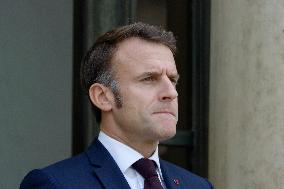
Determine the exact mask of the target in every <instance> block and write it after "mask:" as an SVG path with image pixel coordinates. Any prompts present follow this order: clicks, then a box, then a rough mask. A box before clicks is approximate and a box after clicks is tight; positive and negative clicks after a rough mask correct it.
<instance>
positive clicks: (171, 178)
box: [160, 160, 186, 189]
mask: <svg viewBox="0 0 284 189" xmlns="http://www.w3.org/2000/svg"><path fill="white" fill-rule="evenodd" d="M160 166H161V170H162V174H163V175H162V176H163V179H164V182H165V185H166V188H167V189H186V188H185V187H184V185H183V183H182V180H181V178H179V177H178V175H175V173H173V171H172V170H169V168H168V167H167V166H166V164H165V163H164V161H163V160H160Z"/></svg>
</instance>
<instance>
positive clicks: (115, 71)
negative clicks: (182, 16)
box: [21, 23, 213, 189]
mask: <svg viewBox="0 0 284 189" xmlns="http://www.w3.org/2000/svg"><path fill="white" fill-rule="evenodd" d="M175 43H176V40H175V38H174V37H173V34H172V33H171V32H166V31H164V30H162V29H160V28H158V27H155V26H150V25H147V24H143V23H135V24H132V25H127V26H124V27H120V28H117V29H114V30H112V31H110V32H107V33H105V34H104V35H102V36H101V37H99V38H98V40H97V41H96V43H95V44H94V46H93V47H92V48H91V49H90V50H89V52H88V53H87V55H86V57H85V58H84V61H83V64H82V69H81V73H82V74H81V77H82V78H81V79H82V84H83V88H84V89H85V90H86V91H87V93H88V95H89V97H90V100H91V102H92V104H93V105H94V107H95V113H96V118H97V119H98V121H99V122H100V133H99V137H98V139H95V140H94V142H93V144H92V145H91V146H90V147H89V149H88V150H87V151H86V152H85V153H82V154H80V155H78V156H76V157H73V158H70V159H67V160H63V161H61V162H59V163H56V164H54V165H51V166H49V167H46V168H44V169H40V170H34V171H32V172H30V173H29V174H28V175H27V176H26V177H25V179H24V181H23V182H22V184H21V189H28V188H33V189H43V188H46V189H47V188H51V189H71V188H72V189H75V188H76V189H89V188H90V189H91V188H93V189H100V188H107V189H109V188H113V189H130V188H131V189H143V188H145V189H150V188H151V189H163V188H164V189H173V188H184V189H186V188H188V189H190V188H192V189H212V188H213V186H212V185H211V184H210V183H209V182H208V181H207V180H206V179H203V178H201V177H199V176H197V175H194V174H192V173H190V172H188V171H186V170H184V169H182V168H179V167H177V166H175V165H173V164H171V163H168V162H166V161H163V160H161V159H159V157H158V144H159V141H161V140H165V139H169V138H171V137H173V136H174V135H175V133H176V124H177V120H178V101H177V96H178V93H177V91H176V84H177V81H178V77H179V75H178V72H177V69H176V65H175V60H174V53H175V50H176V45H175Z"/></svg>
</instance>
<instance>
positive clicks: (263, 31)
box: [209, 0, 284, 189]
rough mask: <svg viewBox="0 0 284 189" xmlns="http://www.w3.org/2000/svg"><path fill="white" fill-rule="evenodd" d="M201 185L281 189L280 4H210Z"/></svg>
mask: <svg viewBox="0 0 284 189" xmlns="http://www.w3.org/2000/svg"><path fill="white" fill-rule="evenodd" d="M211 19H212V21H211V27H212V28H211V78H210V82H211V83H210V85H211V86H210V125H209V127H210V128H209V132H210V135H209V178H210V180H211V181H212V182H213V183H214V184H215V187H216V188H217V189H283V188H284V1H283V0H269V1H268V0H212V16H211Z"/></svg>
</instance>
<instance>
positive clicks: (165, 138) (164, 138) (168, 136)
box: [160, 129, 176, 142]
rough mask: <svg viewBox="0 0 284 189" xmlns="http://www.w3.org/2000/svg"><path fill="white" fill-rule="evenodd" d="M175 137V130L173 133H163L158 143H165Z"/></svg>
mask: <svg viewBox="0 0 284 189" xmlns="http://www.w3.org/2000/svg"><path fill="white" fill-rule="evenodd" d="M175 135H176V129H174V130H173V131H168V132H167V133H163V136H161V138H160V141H161V142H162V141H165V140H169V139H171V138H173V137H174V136H175Z"/></svg>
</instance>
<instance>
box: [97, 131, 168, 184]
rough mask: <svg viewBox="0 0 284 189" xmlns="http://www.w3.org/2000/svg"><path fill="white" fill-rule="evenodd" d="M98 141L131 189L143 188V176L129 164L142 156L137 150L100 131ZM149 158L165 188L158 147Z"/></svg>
mask: <svg viewBox="0 0 284 189" xmlns="http://www.w3.org/2000/svg"><path fill="white" fill-rule="evenodd" d="M98 139H99V141H100V142H101V143H102V144H103V145H104V147H105V148H106V149H107V150H108V152H109V153H110V154H111V156H112V158H113V159H114V161H115V162H116V163H117V165H118V167H119V169H120V170H121V172H122V173H123V175H124V177H125V179H126V180H127V182H128V184H129V186H130V188H131V189H143V188H144V178H143V177H142V176H141V175H140V174H139V173H138V172H137V171H136V170H135V169H133V168H132V167H131V166H132V164H133V163H135V162H136V161H137V160H139V159H141V158H144V157H143V155H141V154H140V153H139V152H137V151H136V150H134V149H133V148H131V147H129V146H127V145H125V144H123V143H121V142H119V141H117V140H115V139H113V138H111V137H109V136H108V135H106V134H105V133H104V132H102V131H100V133H99V137H98ZM149 159H151V160H153V161H155V162H156V164H157V170H156V171H157V173H158V176H159V179H160V181H161V183H162V186H163V188H165V184H164V182H163V177H162V172H161V168H160V161H159V155H158V147H157V149H156V150H155V152H154V154H153V155H152V156H151V157H149Z"/></svg>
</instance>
